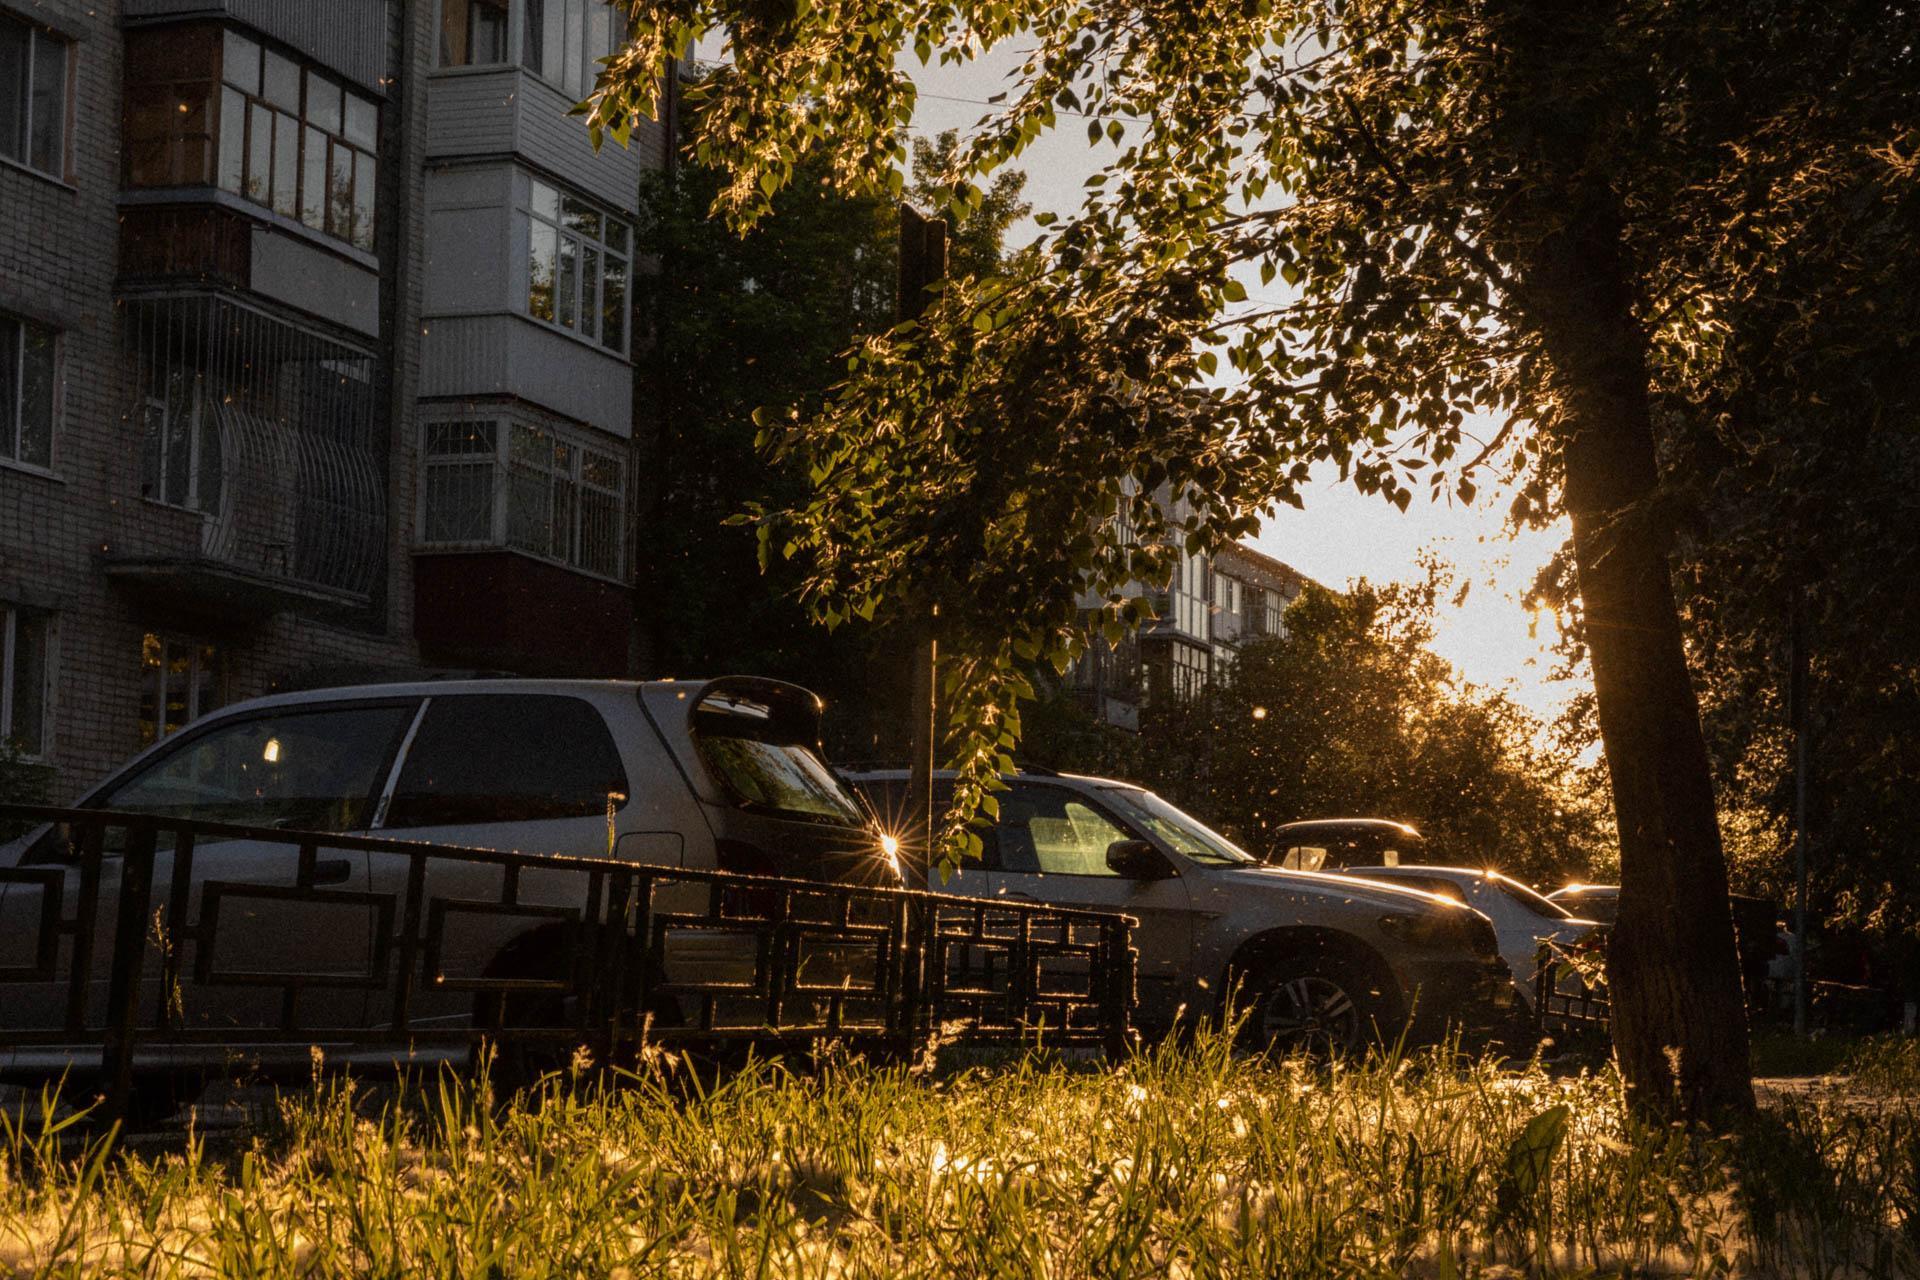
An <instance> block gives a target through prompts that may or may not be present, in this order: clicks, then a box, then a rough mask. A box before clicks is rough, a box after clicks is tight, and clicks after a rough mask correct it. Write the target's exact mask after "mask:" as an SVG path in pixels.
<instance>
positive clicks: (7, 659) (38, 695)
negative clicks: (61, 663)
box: [0, 604, 50, 756]
mask: <svg viewBox="0 0 1920 1280" xmlns="http://www.w3.org/2000/svg"><path fill="white" fill-rule="evenodd" d="M49 630H50V628H49V626H48V619H47V615H46V614H44V613H35V612H32V611H30V610H27V609H20V608H17V607H15V606H13V605H10V604H7V605H0V740H3V741H5V742H6V744H7V745H8V746H9V747H11V748H12V749H13V750H15V751H17V752H19V753H20V754H21V755H23V756H39V755H42V754H44V753H45V751H46V748H47V635H48V632H49Z"/></svg>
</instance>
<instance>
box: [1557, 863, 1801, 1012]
mask: <svg viewBox="0 0 1920 1280" xmlns="http://www.w3.org/2000/svg"><path fill="white" fill-rule="evenodd" d="M1547 897H1548V899H1549V900H1551V901H1553V902H1555V903H1557V904H1559V905H1560V906H1562V907H1564V908H1566V909H1567V910H1568V911H1571V912H1573V913H1574V914H1575V915H1580V916H1585V917H1587V918H1588V919H1590V920H1598V921H1601V922H1602V923H1605V924H1612V923H1613V922H1614V921H1615V920H1616V919H1617V918H1618V917H1619V915H1620V886H1619V885H1617V884H1570V885H1566V886H1564V887H1562V888H1559V889H1555V890H1554V891H1553V892H1552V893H1550V894H1548V895H1547ZM1727 903H1728V905H1729V906H1730V907H1731V908H1732V910H1733V933H1734V940H1735V943H1736V945H1737V946H1738V947H1739V948H1740V979H1741V982H1742V983H1743V984H1745V986H1746V991H1747V1003H1749V1004H1751V1005H1755V1006H1759V1007H1765V1006H1766V1005H1767V1004H1768V1003H1769V1001H1768V994H1767V984H1768V981H1769V980H1770V979H1771V978H1772V977H1773V976H1774V975H1773V970H1774V968H1775V966H1776V965H1777V964H1778V963H1779V962H1780V960H1781V958H1782V957H1783V956H1786V955H1787V954H1788V952H1789V949H1790V940H1789V937H1788V935H1787V934H1786V933H1785V932H1784V931H1783V930H1782V929H1781V927H1780V907H1779V904H1778V903H1775V902H1773V901H1772V900H1770V899H1767V898H1756V897H1753V896H1751V895H1749V894H1744V893H1732V894H1728V895H1727ZM1789 972H1790V971H1789Z"/></svg>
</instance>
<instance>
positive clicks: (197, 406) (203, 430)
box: [142, 370, 224, 518]
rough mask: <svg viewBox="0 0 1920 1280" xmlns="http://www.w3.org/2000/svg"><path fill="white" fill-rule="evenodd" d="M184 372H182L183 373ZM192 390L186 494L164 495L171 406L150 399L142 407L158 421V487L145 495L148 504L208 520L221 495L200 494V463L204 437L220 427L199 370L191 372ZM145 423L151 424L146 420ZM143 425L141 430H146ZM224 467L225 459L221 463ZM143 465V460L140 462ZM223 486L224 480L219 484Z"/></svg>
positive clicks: (161, 398)
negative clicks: (170, 508) (208, 400)
mask: <svg viewBox="0 0 1920 1280" xmlns="http://www.w3.org/2000/svg"><path fill="white" fill-rule="evenodd" d="M182 372H184V371H182ZM192 376H193V381H192V389H191V391H190V392H189V396H188V405H187V410H186V412H187V416H188V418H189V419H190V422H191V425H190V427H189V429H188V432H187V491H186V493H184V494H170V493H168V492H167V477H168V475H169V474H171V469H170V468H169V467H168V465H167V463H168V457H167V454H168V449H169V446H170V442H171V440H172V438H173V432H172V427H173V405H172V404H171V403H169V402H168V400H167V398H166V397H164V396H156V395H149V396H147V397H146V401H145V404H144V406H143V408H144V410H145V412H146V413H147V414H148V415H152V414H154V413H156V412H157V413H158V414H159V417H160V434H159V445H158V448H159V451H160V455H159V459H158V461H157V464H156V465H157V470H156V471H155V475H156V477H157V484H156V486H155V491H154V492H153V493H150V494H147V495H145V496H146V499H147V501H149V502H155V503H158V504H159V505H161V506H163V507H172V508H174V509H175V510H178V511H192V512H196V513H198V514H200V515H203V516H207V517H209V518H211V517H212V516H213V514H214V511H215V509H216V507H217V506H218V504H219V499H220V495H219V494H217V493H216V494H214V495H212V496H211V498H209V497H208V495H205V494H202V493H201V492H200V460H201V457H202V455H203V454H204V452H205V449H206V437H207V433H208V432H210V431H213V432H217V431H219V430H220V424H219V422H218V421H217V420H216V418H215V417H214V415H213V413H212V412H211V410H210V408H209V407H208V404H207V396H206V375H205V374H203V373H201V372H200V371H198V370H194V371H192ZM146 421H147V422H151V421H152V417H151V416H149V417H148V418H147V420H146ZM145 425H146V423H145V422H143V423H142V426H143V428H144V427H145ZM223 463H224V459H223ZM142 465H143V466H144V465H145V459H142ZM222 483H223V484H224V477H223V480H222Z"/></svg>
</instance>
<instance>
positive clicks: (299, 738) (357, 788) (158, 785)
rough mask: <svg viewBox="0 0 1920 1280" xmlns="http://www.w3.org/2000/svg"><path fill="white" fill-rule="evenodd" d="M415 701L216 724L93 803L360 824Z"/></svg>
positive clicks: (289, 823) (260, 820) (349, 827)
mask: <svg viewBox="0 0 1920 1280" xmlns="http://www.w3.org/2000/svg"><path fill="white" fill-rule="evenodd" d="M415 705H416V704H412V703H399V704H392V705H386V706H371V707H369V706H361V707H340V708H326V707H317V708H315V707H309V708H298V709H289V710H282V711H274V712H269V713H267V714H264V715H258V716H247V717H245V718H244V719H236V720H233V721H230V722H227V723H221V724H215V725H213V726H211V727H209V728H208V729H207V730H205V731H204V732H200V733H195V734H193V735H192V736H191V737H188V738H186V739H184V740H183V741H181V742H180V743H179V745H178V746H176V747H175V748H174V749H173V750H171V751H169V752H167V753H166V754H165V755H163V756H161V757H160V758H159V759H157V760H154V761H153V762H151V763H150V764H148V765H147V766H146V767H145V768H143V769H141V770H140V771H139V772H138V773H136V774H134V775H133V776H132V777H129V778H127V779H126V780H125V781H123V782H120V783H119V784H117V785H115V786H114V787H113V788H112V789H110V790H108V791H107V792H105V793H104V794H103V795H100V796H98V797H96V798H95V799H94V800H93V802H92V803H94V804H98V805H101V806H104V807H108V808H114V809H132V810H137V811H139V812H141V813H157V814H164V815H166V816H167V817H173V818H197V819H200V820H202V821H209V822H232V823H238V824H240V825H243V826H257V827H288V828H294V829H298V830H302V831H354V830H358V829H360V828H362V827H364V826H365V825H366V824H367V821H368V819H369V816H370V810H369V806H370V805H371V804H372V802H373V799H374V795H375V793H376V792H377V791H378V789H379V786H380V783H381V782H382V781H383V780H384V778H385V776H386V770H387V768H388V765H389V762H390V761H391V760H392V759H393V752H394V750H395V748H396V747H397V746H398V745H399V739H400V735H401V734H402V733H403V732H405V730H406V727H407V723H408V722H409V721H410V720H411V719H412V718H413V713H414V706H415Z"/></svg>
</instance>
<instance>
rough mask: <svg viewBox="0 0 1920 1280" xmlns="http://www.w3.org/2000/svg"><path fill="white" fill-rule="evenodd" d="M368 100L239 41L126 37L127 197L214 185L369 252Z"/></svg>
mask: <svg viewBox="0 0 1920 1280" xmlns="http://www.w3.org/2000/svg"><path fill="white" fill-rule="evenodd" d="M379 122H380V111H379V107H378V106H377V105H376V104H375V102H374V101H373V99H371V98H368V97H366V96H364V95H362V94H359V93H356V92H355V91H354V90H352V89H349V88H347V87H346V86H345V85H344V84H342V83H341V82H340V81H338V80H335V79H334V78H333V77H331V76H329V75H327V74H326V73H325V72H322V71H318V70H315V69H313V68H310V67H303V66H301V65H300V64H299V63H297V62H295V61H294V60H293V59H291V58H288V57H286V56H284V55H282V54H280V53H279V52H277V51H276V50H273V49H268V48H264V47H262V46H261V44H260V43H259V42H258V41H256V40H253V39H251V38H249V37H248V36H245V35H242V34H241V33H240V32H238V31H231V30H223V29H221V28H219V27H209V26H192V27H160V28H155V29H153V30H142V31H135V32H131V33H129V34H128V37H127V96H126V138H125V144H126V145H125V149H124V159H123V164H124V170H123V176H124V178H125V180H126V183H127V185H128V186H133V187H166V186H218V187H220V188H222V189H224V190H227V191H231V192H233V193H234V194H236V195H240V196H244V197H246V198H247V199H249V200H253V201H256V202H258V203H260V204H263V205H266V206H267V207H269V208H271V209H272V210H273V211H274V212H276V213H279V214H281V215H282V216H284V217H287V218H294V219H298V220H299V221H301V222H304V223H305V224H306V225H308V226H310V227H312V228H313V229H314V230H316V231H320V232H324V233H325V234H327V235H330V236H334V237H336V238H338V239H341V240H345V241H348V242H349V243H351V244H354V245H357V246H359V247H360V248H362V249H368V250H371V249H372V248H373V232H374V190H375V187H376V179H377V177H378V161H377V160H376V159H375V157H374V151H375V149H376V147H377V146H378V142H379V139H378V133H379Z"/></svg>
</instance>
